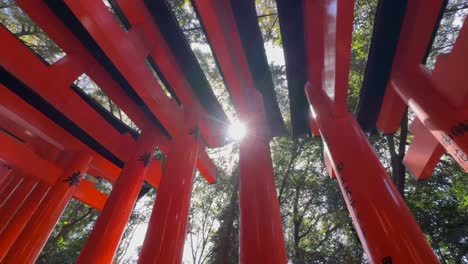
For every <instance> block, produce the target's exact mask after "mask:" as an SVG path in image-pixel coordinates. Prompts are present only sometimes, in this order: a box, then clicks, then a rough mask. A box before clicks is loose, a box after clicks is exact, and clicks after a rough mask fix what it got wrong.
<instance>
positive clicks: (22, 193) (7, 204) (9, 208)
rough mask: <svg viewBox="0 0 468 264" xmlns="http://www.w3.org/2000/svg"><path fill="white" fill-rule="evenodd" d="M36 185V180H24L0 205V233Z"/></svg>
mask: <svg viewBox="0 0 468 264" xmlns="http://www.w3.org/2000/svg"><path fill="white" fill-rule="evenodd" d="M36 184H37V180H34V179H30V178H27V177H26V178H25V179H24V180H23V181H22V182H21V183H20V184H19V186H18V187H17V188H16V190H15V191H14V192H13V193H12V194H11V195H10V197H9V198H8V199H7V200H6V201H4V202H2V203H1V205H0V215H1V217H0V233H1V232H2V231H3V229H4V228H5V227H6V225H7V224H8V222H10V220H11V219H12V218H13V216H14V215H15V214H16V212H17V211H18V209H19V207H20V206H21V205H22V204H23V203H24V201H26V199H27V198H28V196H29V194H30V193H31V191H32V190H33V189H34V187H35V186H36Z"/></svg>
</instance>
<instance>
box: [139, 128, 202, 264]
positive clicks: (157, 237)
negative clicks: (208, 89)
mask: <svg viewBox="0 0 468 264" xmlns="http://www.w3.org/2000/svg"><path fill="white" fill-rule="evenodd" d="M197 155H198V144H197V140H196V139H194V137H193V136H192V135H189V134H188V133H182V134H179V135H178V136H177V137H175V138H174V140H173V143H172V146H171V150H170V152H169V153H168V155H167V160H166V164H165V168H164V172H163V173H164V176H163V177H162V179H161V185H160V188H159V190H158V195H157V199H156V202H155V204H154V207H153V212H152V215H151V220H150V222H149V225H148V231H147V233H146V238H145V242H144V244H143V248H142V251H141V255H140V261H139V263H142V264H149V263H167V264H178V263H182V255H183V249H184V242H185V234H186V233H187V221H188V213H189V208H190V196H191V194H192V186H193V177H194V173H195V162H196V160H197Z"/></svg>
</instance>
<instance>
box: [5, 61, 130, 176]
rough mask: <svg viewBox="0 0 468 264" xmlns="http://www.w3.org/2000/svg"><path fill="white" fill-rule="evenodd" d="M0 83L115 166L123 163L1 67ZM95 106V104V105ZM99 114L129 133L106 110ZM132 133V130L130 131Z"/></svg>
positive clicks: (122, 131)
mask: <svg viewBox="0 0 468 264" xmlns="http://www.w3.org/2000/svg"><path fill="white" fill-rule="evenodd" d="M0 83H1V84H3V85H4V86H5V87H7V88H8V89H9V90H10V91H12V92H13V93H15V94H16V95H17V96H19V97H20V98H22V99H23V100H24V101H26V102H27V103H28V104H30V105H31V106H33V107H34V108H36V109H37V110H38V111H40V112H41V113H42V114H44V115H45V116H47V117H48V118H49V119H51V120H52V121H53V122H54V123H56V124H57V125H59V126H61V127H63V128H64V129H65V130H66V131H67V132H68V133H70V134H71V135H73V136H74V137H76V138H77V139H78V140H80V141H81V142H82V143H83V144H85V145H87V146H88V147H89V148H91V149H92V150H94V151H95V152H96V153H98V154H99V155H101V156H103V157H104V158H106V159H107V160H109V161H110V162H112V163H113V164H115V165H116V166H118V167H120V168H122V167H123V165H124V163H123V161H122V160H120V159H119V158H118V157H117V156H115V155H114V154H112V152H110V151H109V150H108V149H107V148H105V147H104V146H103V145H101V144H100V143H99V142H98V141H96V140H95V139H94V138H93V137H91V136H90V135H89V134H88V133H86V132H85V131H84V130H83V129H81V128H80V127H79V126H78V125H76V124H75V123H74V122H73V121H71V120H70V119H68V118H67V117H66V116H65V115H63V114H62V112H60V111H59V110H57V109H56V108H55V107H53V106H52V105H51V104H49V103H48V102H47V101H46V100H44V99H43V98H42V97H40V96H39V95H38V94H36V93H35V92H34V91H33V90H32V89H31V88H30V87H28V86H27V85H26V84H24V83H22V82H21V81H20V80H18V79H17V78H16V77H15V76H13V75H12V74H10V73H9V72H8V71H6V70H5V69H4V68H3V67H0ZM88 103H90V104H96V103H95V102H88ZM95 107H97V104H96V105H95ZM98 113H99V114H101V115H102V116H103V117H104V119H106V120H107V121H108V122H109V123H110V124H111V125H112V126H113V127H114V128H116V129H117V128H118V129H117V130H118V131H119V132H120V133H121V134H123V133H131V132H130V131H128V130H125V129H124V128H125V125H124V124H122V123H120V120H117V119H115V118H114V119H113V118H112V117H110V116H108V115H110V113H108V112H107V111H106V112H98ZM132 133H133V132H132Z"/></svg>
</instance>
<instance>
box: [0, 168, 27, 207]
mask: <svg viewBox="0 0 468 264" xmlns="http://www.w3.org/2000/svg"><path fill="white" fill-rule="evenodd" d="M22 181H23V176H22V175H21V174H18V172H15V171H13V172H12V173H10V175H9V176H8V178H7V179H6V180H5V182H4V184H3V185H2V186H0V204H2V203H3V202H4V201H6V200H7V199H8V197H10V195H12V194H13V192H14V191H15V190H16V188H18V186H19V185H20V184H21V182H22Z"/></svg>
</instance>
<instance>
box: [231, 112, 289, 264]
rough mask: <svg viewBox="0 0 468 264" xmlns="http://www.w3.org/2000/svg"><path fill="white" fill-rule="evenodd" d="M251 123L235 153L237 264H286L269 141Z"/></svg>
mask: <svg viewBox="0 0 468 264" xmlns="http://www.w3.org/2000/svg"><path fill="white" fill-rule="evenodd" d="M261 105H262V104H261ZM254 123H256V122H251V124H250V125H249V126H248V129H249V135H248V136H247V137H246V138H245V139H244V140H243V141H242V142H241V143H240V150H239V173H240V178H239V180H240V181H239V201H240V263H287V260H286V249H285V245H284V237H283V226H282V223H281V214H280V208H279V203H278V197H277V193H276V185H275V179H274V176H273V164H272V160H271V153H270V145H269V137H268V136H267V135H265V133H262V132H261V130H260V129H258V127H257V129H255V127H254V126H255V124H254ZM265 127H266V126H265Z"/></svg>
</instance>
